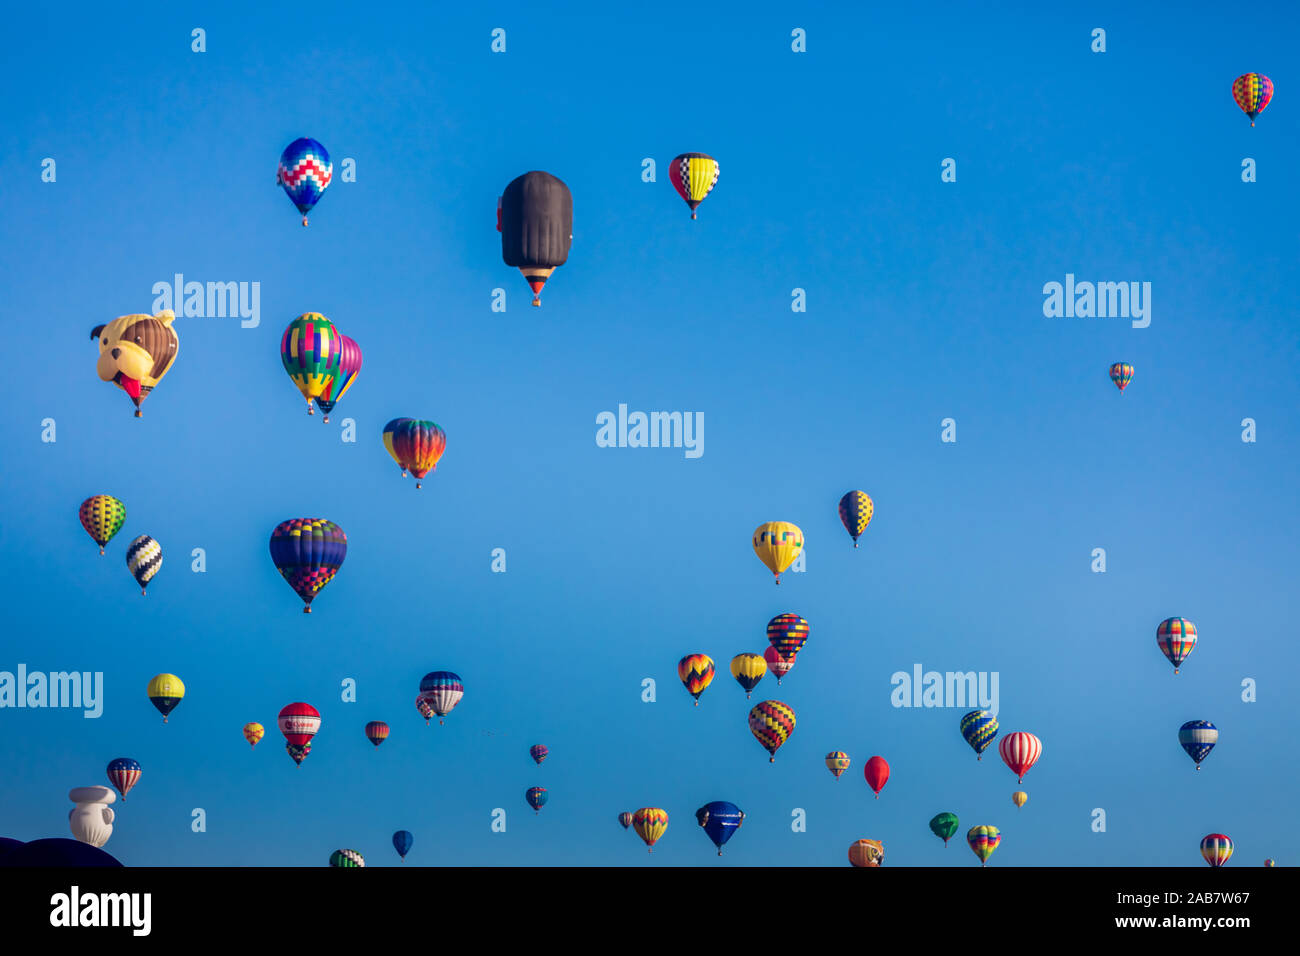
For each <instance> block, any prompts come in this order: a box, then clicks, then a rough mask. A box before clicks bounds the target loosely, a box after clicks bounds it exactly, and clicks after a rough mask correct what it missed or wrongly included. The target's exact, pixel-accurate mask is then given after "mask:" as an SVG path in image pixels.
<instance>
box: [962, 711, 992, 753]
mask: <svg viewBox="0 0 1300 956" xmlns="http://www.w3.org/2000/svg"><path fill="white" fill-rule="evenodd" d="M961 735H962V737H964V738H965V739H966V743H968V744H970V746H971V749H972V750H974V751H975V759H976V760H983V759H984V751H985V750H987V749H988V745H989V744H991V743H992V742H993V738H994V737H996V736H997V735H998V719H997V718H996V717H994V716H993V715H992V714H990V713H989V712H988V711H986V710H972V711H971V712H970V713H968V714H964V715H963V716H962V718H961Z"/></svg>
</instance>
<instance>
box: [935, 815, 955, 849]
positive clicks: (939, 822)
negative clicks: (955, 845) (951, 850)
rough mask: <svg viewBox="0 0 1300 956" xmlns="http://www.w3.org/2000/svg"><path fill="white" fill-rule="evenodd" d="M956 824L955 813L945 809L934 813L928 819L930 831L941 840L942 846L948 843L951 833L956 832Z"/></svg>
mask: <svg viewBox="0 0 1300 956" xmlns="http://www.w3.org/2000/svg"><path fill="white" fill-rule="evenodd" d="M957 826H958V821H957V814H955V813H948V812H947V811H944V812H943V813H936V814H935V815H934V818H933V819H931V820H930V832H931V833H933V834H934V835H935V836H937V837H938V838H939V839H940V840H942V841H943V845H944V846H947V845H948V841H949V840H951V839H952V835H953V834H954V833H956V832H957Z"/></svg>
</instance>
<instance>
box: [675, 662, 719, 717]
mask: <svg viewBox="0 0 1300 956" xmlns="http://www.w3.org/2000/svg"><path fill="white" fill-rule="evenodd" d="M677 676H678V678H680V679H681V682H682V686H684V687H685V688H686V690H687V691H688V692H689V693H690V695H691V696H692V697H694V698H695V706H696V707H699V706H700V695H701V694H703V693H704V690H705V688H707V687H708V686H709V685H710V684H712V683H713V658H712V657H710V656H709V655H708V654H687V655H686V656H685V657H683V658H682V659H681V660H680V661H678V662H677Z"/></svg>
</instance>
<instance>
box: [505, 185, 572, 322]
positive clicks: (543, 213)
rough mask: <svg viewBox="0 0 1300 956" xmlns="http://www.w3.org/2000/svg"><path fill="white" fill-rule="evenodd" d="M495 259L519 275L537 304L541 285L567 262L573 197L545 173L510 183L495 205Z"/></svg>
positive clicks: (564, 186)
mask: <svg viewBox="0 0 1300 956" xmlns="http://www.w3.org/2000/svg"><path fill="white" fill-rule="evenodd" d="M497 231H498V232H500V233H501V258H502V259H504V260H505V263H506V265H508V266H513V267H514V268H516V269H518V270H519V271H520V272H522V273H523V275H524V279H526V280H527V281H528V284H529V286H531V287H532V290H533V305H537V306H540V305H541V304H542V286H544V285H546V280H547V279H549V278H550V277H551V273H552V272H554V271H555V270H556V268H557V267H558V266H562V265H564V263H565V262H566V261H567V260H568V258H569V243H570V242H571V241H572V240H573V195H572V194H571V193H570V192H569V187H568V186H566V185H564V183H563V182H561V181H560V180H559V179H557V178H556V177H554V176H552V175H551V174H550V173H544V172H541V171H540V170H534V171H533V172H531V173H524V174H523V175H522V176H520V177H518V178H517V179H514V180H512V181H511V182H510V185H508V186H506V188H505V192H504V193H502V194H501V198H500V199H498V200H497Z"/></svg>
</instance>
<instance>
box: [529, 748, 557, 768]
mask: <svg viewBox="0 0 1300 956" xmlns="http://www.w3.org/2000/svg"><path fill="white" fill-rule="evenodd" d="M550 753H551V752H550V750H548V749H547V748H546V745H545V744H533V745H532V746H531V747H529V748H528V755H529V756H530V757H532V758H533V760H534V761H535V762H536V763H537V764H538V766H541V763H542V761H543V760H545V759H546V758H547V757H548V756H550Z"/></svg>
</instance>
